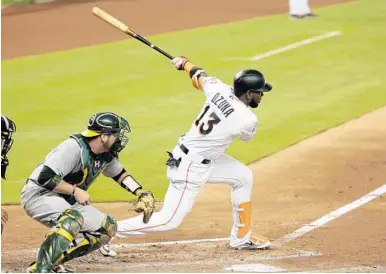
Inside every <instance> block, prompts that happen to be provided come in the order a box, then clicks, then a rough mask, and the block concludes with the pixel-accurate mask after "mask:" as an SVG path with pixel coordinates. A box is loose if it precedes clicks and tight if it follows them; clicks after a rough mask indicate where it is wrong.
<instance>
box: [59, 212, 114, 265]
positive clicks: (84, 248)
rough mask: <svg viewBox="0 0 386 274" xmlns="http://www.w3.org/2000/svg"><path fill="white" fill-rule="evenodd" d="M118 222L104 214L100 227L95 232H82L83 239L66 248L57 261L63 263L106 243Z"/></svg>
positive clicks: (112, 235) (112, 234)
mask: <svg viewBox="0 0 386 274" xmlns="http://www.w3.org/2000/svg"><path fill="white" fill-rule="evenodd" d="M117 228H118V224H117V221H115V220H114V219H113V218H112V217H110V216H108V215H107V216H106V218H105V219H104V220H103V223H102V227H101V228H99V229H98V230H97V231H96V232H87V233H83V235H84V239H83V240H82V241H81V242H79V243H76V244H75V246H74V247H72V248H69V249H68V250H66V251H65V252H64V253H63V254H62V255H61V256H60V258H59V260H58V263H59V264H64V263H65V262H68V261H70V260H72V259H74V258H78V257H81V256H84V255H86V254H89V253H91V252H93V251H94V250H97V249H98V248H100V247H102V246H103V245H105V244H107V243H108V242H109V241H110V239H111V238H112V237H114V235H115V233H116V232H117Z"/></svg>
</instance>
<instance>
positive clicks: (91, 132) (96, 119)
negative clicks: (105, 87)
mask: <svg viewBox="0 0 386 274" xmlns="http://www.w3.org/2000/svg"><path fill="white" fill-rule="evenodd" d="M130 132H131V130H130V125H129V122H128V121H127V120H126V119H125V118H123V117H121V116H118V115H117V114H115V113H112V112H99V113H96V114H94V115H93V116H91V118H90V119H89V121H88V126H87V129H86V130H84V131H83V132H82V135H83V136H84V137H95V136H99V135H101V134H116V136H117V139H116V141H115V142H114V144H113V145H112V147H111V149H110V150H111V151H112V152H115V153H118V152H120V151H121V150H122V149H124V147H125V146H126V144H127V142H128V141H129V137H128V136H127V134H128V133H130Z"/></svg>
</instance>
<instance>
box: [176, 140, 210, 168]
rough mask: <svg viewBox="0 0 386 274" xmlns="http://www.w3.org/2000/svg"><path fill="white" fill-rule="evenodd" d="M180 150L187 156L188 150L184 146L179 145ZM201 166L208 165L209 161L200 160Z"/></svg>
mask: <svg viewBox="0 0 386 274" xmlns="http://www.w3.org/2000/svg"><path fill="white" fill-rule="evenodd" d="M180 149H181V150H182V152H183V153H185V154H186V155H188V153H189V149H188V148H187V147H186V146H184V145H183V144H181V145H180ZM201 164H204V165H207V164H210V160H208V159H204V160H202V162H201Z"/></svg>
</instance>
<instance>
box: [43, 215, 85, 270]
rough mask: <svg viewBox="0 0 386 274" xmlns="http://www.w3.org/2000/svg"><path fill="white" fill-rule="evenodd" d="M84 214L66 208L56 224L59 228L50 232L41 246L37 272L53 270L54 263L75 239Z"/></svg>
mask: <svg viewBox="0 0 386 274" xmlns="http://www.w3.org/2000/svg"><path fill="white" fill-rule="evenodd" d="M83 222H84V220H83V216H82V215H81V214H80V213H79V212H78V211H76V210H72V209H66V210H65V211H64V212H63V213H62V215H61V216H60V217H59V220H58V222H57V224H56V227H57V228H58V230H57V231H56V232H50V233H49V234H48V235H47V237H46V239H45V240H44V242H43V244H42V245H41V247H40V250H39V254H38V259H37V262H36V272H39V273H41V272H51V270H52V268H53V266H54V265H56V264H57V261H58V260H59V258H60V257H61V255H62V254H63V252H64V251H65V250H66V249H67V248H68V246H69V244H70V243H71V242H72V241H73V240H74V238H75V237H76V235H77V234H78V233H79V231H80V230H81V228H82V226H83Z"/></svg>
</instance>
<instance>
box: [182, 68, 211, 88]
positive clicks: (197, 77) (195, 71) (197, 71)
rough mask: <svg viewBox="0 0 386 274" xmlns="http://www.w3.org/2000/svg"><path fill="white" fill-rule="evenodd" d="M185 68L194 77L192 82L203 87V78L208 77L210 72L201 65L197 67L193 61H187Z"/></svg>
mask: <svg viewBox="0 0 386 274" xmlns="http://www.w3.org/2000/svg"><path fill="white" fill-rule="evenodd" d="M184 70H185V71H186V72H187V73H188V75H189V77H190V78H191V79H192V84H193V86H194V87H195V88H197V89H201V90H202V89H203V87H204V85H203V79H204V77H207V76H208V74H207V73H206V72H205V71H204V70H203V69H202V68H199V67H196V66H195V65H193V64H192V63H191V62H189V61H188V62H186V64H185V66H184Z"/></svg>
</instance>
